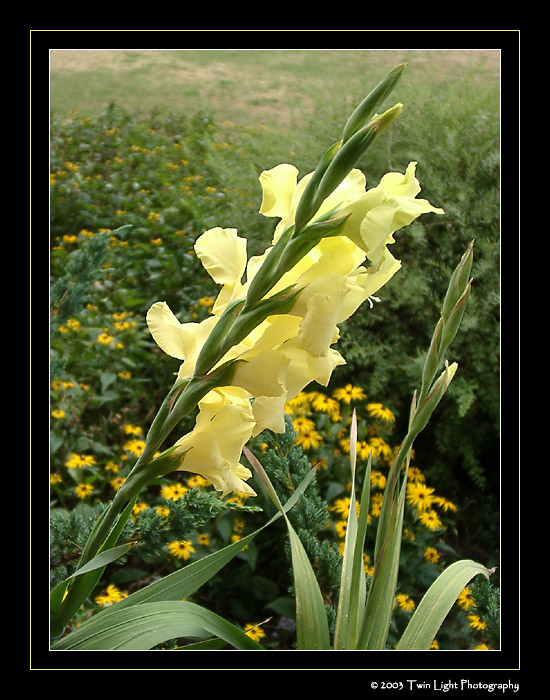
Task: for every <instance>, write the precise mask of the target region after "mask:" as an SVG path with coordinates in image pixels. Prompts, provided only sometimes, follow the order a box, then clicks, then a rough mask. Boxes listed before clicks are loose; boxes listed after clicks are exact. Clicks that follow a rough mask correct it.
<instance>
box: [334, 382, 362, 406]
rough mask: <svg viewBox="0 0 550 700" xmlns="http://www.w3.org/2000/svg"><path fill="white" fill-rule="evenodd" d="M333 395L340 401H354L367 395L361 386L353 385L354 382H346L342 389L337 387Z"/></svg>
mask: <svg viewBox="0 0 550 700" xmlns="http://www.w3.org/2000/svg"><path fill="white" fill-rule="evenodd" d="M332 395H333V397H334V398H335V399H337V400H338V401H343V402H344V403H347V404H349V403H351V402H352V401H361V400H363V399H364V398H366V396H365V392H364V391H363V389H361V387H359V386H353V385H352V384H346V386H345V387H343V388H340V389H335V390H334V391H333V393H332Z"/></svg>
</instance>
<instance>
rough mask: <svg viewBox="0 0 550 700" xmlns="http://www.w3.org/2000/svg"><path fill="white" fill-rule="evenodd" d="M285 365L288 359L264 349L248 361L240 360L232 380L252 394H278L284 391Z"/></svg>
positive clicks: (273, 351)
mask: <svg viewBox="0 0 550 700" xmlns="http://www.w3.org/2000/svg"><path fill="white" fill-rule="evenodd" d="M245 357H246V356H245ZM287 365H288V359H287V358H286V357H285V356H284V355H283V354H282V353H280V352H277V351H276V350H264V351H263V352H260V353H259V354H258V355H255V356H254V357H252V358H251V359H250V360H249V361H245V362H240V363H239V364H238V365H237V369H236V370H235V374H234V375H233V380H232V382H233V384H234V385H235V386H237V387H241V388H243V389H246V391H248V392H249V393H250V394H252V396H280V395H281V394H282V393H284V391H285V376H286V368H287Z"/></svg>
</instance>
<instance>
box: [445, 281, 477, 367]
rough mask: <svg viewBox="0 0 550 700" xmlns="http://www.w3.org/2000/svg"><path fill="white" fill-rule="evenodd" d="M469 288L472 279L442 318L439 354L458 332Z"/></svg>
mask: <svg viewBox="0 0 550 700" xmlns="http://www.w3.org/2000/svg"><path fill="white" fill-rule="evenodd" d="M471 288H472V281H471V280H469V281H468V283H467V285H466V289H465V290H464V292H463V294H462V296H461V297H460V299H459V300H458V301H457V302H456V304H455V305H454V307H453V308H452V309H451V311H450V312H449V313H448V314H447V316H446V317H445V318H444V320H443V332H442V334H441V354H443V353H444V352H445V350H446V349H447V348H448V347H449V345H450V344H451V343H452V341H453V339H454V337H455V335H456V334H457V332H458V329H459V327H460V324H461V322H462V317H463V316H464V311H465V310H466V304H467V302H468V298H469V296H470V290H471Z"/></svg>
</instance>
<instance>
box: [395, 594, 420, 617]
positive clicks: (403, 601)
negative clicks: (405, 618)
mask: <svg viewBox="0 0 550 700" xmlns="http://www.w3.org/2000/svg"><path fill="white" fill-rule="evenodd" d="M395 600H396V602H397V605H398V606H399V607H400V608H401V610H405V611H406V612H412V611H413V610H414V609H415V607H416V605H415V602H414V600H413V599H412V598H411V597H410V595H407V594H406V593H398V594H397V595H396V596H395Z"/></svg>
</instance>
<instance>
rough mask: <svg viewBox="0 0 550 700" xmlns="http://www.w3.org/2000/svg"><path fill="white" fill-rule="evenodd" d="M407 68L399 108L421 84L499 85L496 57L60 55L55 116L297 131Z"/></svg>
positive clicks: (228, 52)
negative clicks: (143, 116) (110, 111)
mask: <svg viewBox="0 0 550 700" xmlns="http://www.w3.org/2000/svg"><path fill="white" fill-rule="evenodd" d="M402 62H406V63H407V64H408V68H407V71H406V79H405V80H403V82H402V85H400V86H399V89H398V90H397V91H396V93H395V95H394V98H395V100H399V99H401V96H402V95H404V94H405V93H408V92H409V91H411V90H412V91H413V92H414V90H415V87H416V88H417V87H418V85H419V84H420V83H421V84H422V85H423V88H424V89H425V88H426V87H429V86H432V87H434V86H437V84H438V83H439V82H440V81H442V80H445V81H449V80H450V81H464V82H465V85H466V83H467V82H468V81H469V80H474V81H476V82H477V81H479V80H482V81H488V83H489V84H490V85H494V84H496V83H497V82H498V80H499V63H500V55H499V51H498V50H496V49H489V50H469V49H468V50H466V49H463V50H448V49H442V50H410V49H387V50H380V49H378V50H369V49H359V50H357V49H356V50H348V49H314V50H300V49H281V50H278V49H269V50H256V49H233V50H232V49H222V50H216V49H203V50H197V49H190V50H186V49H175V50H168V49H167V50H146V49H136V50H134V49H113V50H111V49H105V50H93V49H56V50H52V51H51V54H50V65H51V112H52V115H53V116H55V117H56V118H62V117H63V116H65V115H67V114H68V113H69V112H74V111H78V112H79V113H80V114H81V115H82V116H83V117H85V116H94V115H97V114H98V113H100V112H101V111H103V109H104V108H105V106H106V105H107V104H109V103H110V102H116V103H117V104H118V105H120V106H121V107H123V108H125V109H127V110H128V111H131V112H136V111H137V112H142V113H148V112H150V111H152V110H158V109H160V110H169V111H176V112H178V111H181V112H184V113H189V114H192V113H195V112H197V111H206V112H208V114H210V116H212V117H213V118H215V119H217V120H231V121H236V122H239V123H243V124H250V125H256V124H258V123H263V124H265V125H266V126H267V127H273V128H276V127H280V128H287V127H289V126H293V127H296V125H297V124H299V123H301V122H303V119H304V114H305V115H307V116H309V115H310V114H311V113H312V112H313V111H315V110H317V109H318V108H319V107H322V105H326V104H327V103H328V102H332V103H336V104H339V103H341V104H342V110H343V114H347V113H348V112H349V109H350V108H353V107H354V106H355V103H356V102H357V99H358V98H360V97H362V96H363V95H364V94H365V93H366V91H368V90H369V89H371V87H372V85H374V84H376V82H377V81H378V80H379V79H380V78H381V77H382V75H384V74H385V72H387V71H388V70H389V69H390V68H392V67H393V66H395V65H397V64H399V63H402ZM466 89H467V88H466V87H465V90H466ZM394 98H392V99H394Z"/></svg>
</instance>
